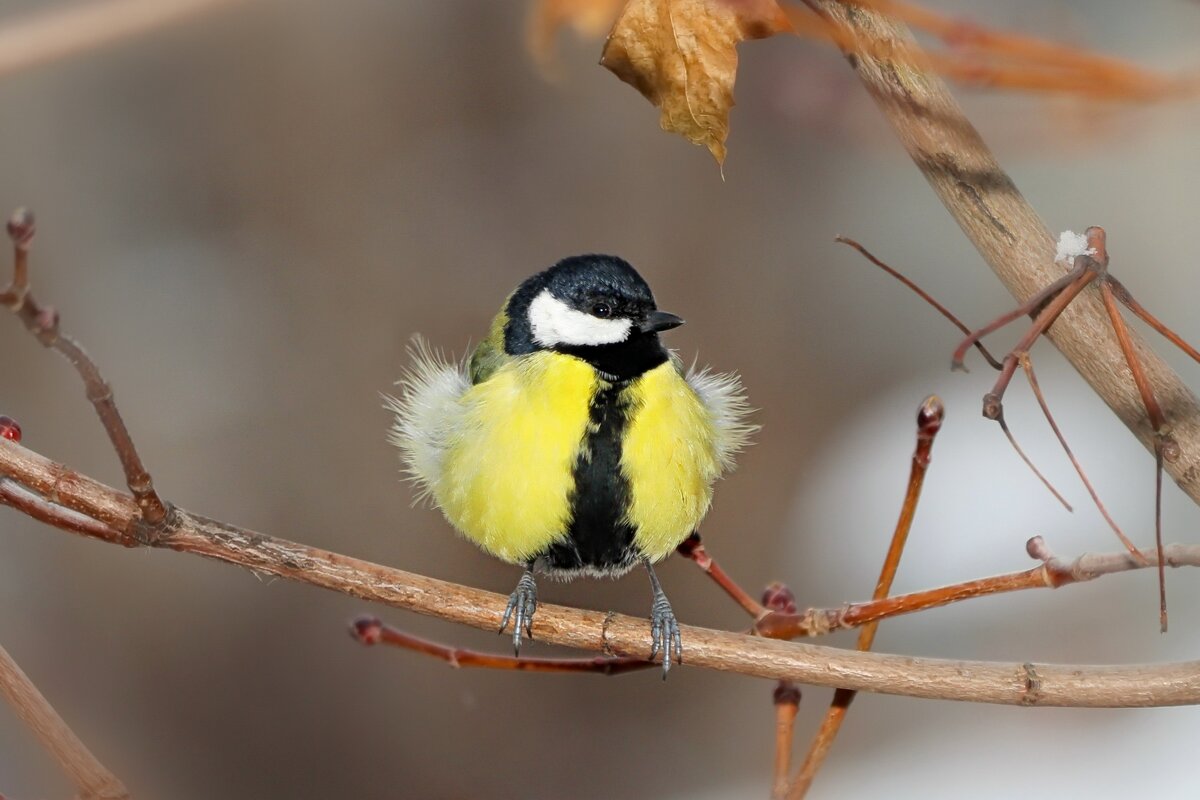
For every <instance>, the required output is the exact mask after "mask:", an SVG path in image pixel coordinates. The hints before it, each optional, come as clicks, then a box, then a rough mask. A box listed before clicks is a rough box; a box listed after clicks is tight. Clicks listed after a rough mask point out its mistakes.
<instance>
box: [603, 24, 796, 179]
mask: <svg viewBox="0 0 1200 800" xmlns="http://www.w3.org/2000/svg"><path fill="white" fill-rule="evenodd" d="M789 28H790V26H789V23H788V19H787V16H786V15H785V14H784V13H783V11H782V9H780V7H779V5H778V4H777V3H776V2H775V0H629V3H628V5H626V6H625V10H624V11H622V12H621V16H620V17H619V18H618V19H617V22H616V24H615V25H614V26H613V29H612V32H611V33H610V34H609V36H608V42H606V43H605V45H604V54H603V55H602V56H601V57H600V63H601V64H603V65H604V66H605V67H607V68H608V69H610V70H612V72H613V73H614V74H615V75H616V76H617V77H618V78H620V79H621V80H623V81H625V82H626V83H628V84H629V85H630V86H633V87H634V88H635V89H637V90H638V91H639V92H641V93H642V94H643V95H645V96H646V99H648V100H649V101H650V102H651V103H653V104H654V105H656V106H658V107H659V108H660V109H662V117H661V120H660V121H661V123H662V127H663V129H664V130H667V131H674V132H675V133H679V134H682V135H683V136H685V137H687V139H688V140H689V141H691V142H692V143H693V144H699V145H704V146H705V147H707V148H708V150H709V152H711V153H712V154H713V158H715V159H716V160H717V163H718V164H723V163H724V162H725V139H726V138H727V137H728V136H729V110H730V108H732V107H733V83H734V79H735V78H736V77H737V50H736V49H735V48H736V46H737V44H738V42H741V41H744V40H746V39H762V38H765V37H767V36H770V35H772V34H774V33H778V32H780V31H785V30H789Z"/></svg>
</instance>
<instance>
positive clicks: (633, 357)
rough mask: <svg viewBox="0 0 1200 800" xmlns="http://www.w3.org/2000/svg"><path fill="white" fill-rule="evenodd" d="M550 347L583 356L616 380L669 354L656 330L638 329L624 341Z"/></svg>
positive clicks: (636, 373)
mask: <svg viewBox="0 0 1200 800" xmlns="http://www.w3.org/2000/svg"><path fill="white" fill-rule="evenodd" d="M554 349H555V351H557V352H559V353H565V354H566V355H569V356H575V357H576V358H581V359H583V360H584V361H586V362H588V363H589V364H591V365H592V366H593V367H595V368H596V369H597V370H599V371H600V372H602V373H604V375H603V377H604V378H605V379H606V380H610V381H614V380H615V381H618V382H622V381H629V380H632V379H633V378H636V377H637V376H639V375H641V374H642V373H643V372H646V371H648V370H652V369H654V368H655V367H657V366H659V365H660V364H665V363H666V362H667V359H668V358H669V356H668V355H667V349H666V348H665V347H663V346H662V342H660V341H659V340H658V334H657V333H640V332H638V331H634V332H633V333H632V334H630V338H629V339H627V340H626V341H624V342H617V343H616V344H599V345H559V346H557V347H555V348H554Z"/></svg>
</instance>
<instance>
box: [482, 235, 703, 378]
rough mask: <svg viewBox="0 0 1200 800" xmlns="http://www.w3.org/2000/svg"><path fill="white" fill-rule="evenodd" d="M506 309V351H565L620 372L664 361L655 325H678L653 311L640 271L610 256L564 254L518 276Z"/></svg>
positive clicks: (641, 369) (661, 327) (626, 375)
mask: <svg viewBox="0 0 1200 800" xmlns="http://www.w3.org/2000/svg"><path fill="white" fill-rule="evenodd" d="M506 310H507V313H508V325H507V327H506V328H505V331H504V349H505V352H507V353H509V354H510V355H521V354H524V353H533V352H536V351H538V350H554V351H556V352H560V353H567V354H569V355H573V356H577V357H579V358H582V359H584V360H585V361H588V362H589V363H591V364H592V365H593V366H595V367H596V368H597V369H599V370H601V371H602V372H605V373H607V374H608V375H610V376H613V377H615V378H618V379H628V378H632V377H635V376H637V375H640V374H641V373H643V372H645V371H646V370H648V369H651V368H652V367H656V366H658V365H659V364H662V363H663V362H664V361H666V360H667V351H666V349H665V348H663V346H662V344H661V343H660V342H659V341H658V332H659V331H664V330H668V329H670V328H674V327H676V326H678V325H682V324H683V320H682V319H680V318H679V317H677V316H675V315H674V314H668V313H666V312H665V311H659V310H658V307H657V306H656V305H655V304H654V295H653V294H651V292H650V287H649V286H647V285H646V282H645V281H644V280H642V276H641V275H639V274H638V273H637V270H635V269H634V268H633V267H631V266H630V265H629V264H628V263H627V262H625V261H623V260H622V259H619V258H617V257H616V256H603V255H586V256H572V257H570V258H564V259H563V260H562V261H560V262H558V263H557V264H555V265H554V266H553V267H551V268H550V269H548V270H546V271H545V272H539V273H538V274H537V275H534V276H533V277H532V278H529V279H528V280H526V281H525V282H524V283H522V284H521V285H520V286H519V287H518V288H517V291H515V292H514V293H513V295H512V297H511V298H509V301H508V307H507V309H506Z"/></svg>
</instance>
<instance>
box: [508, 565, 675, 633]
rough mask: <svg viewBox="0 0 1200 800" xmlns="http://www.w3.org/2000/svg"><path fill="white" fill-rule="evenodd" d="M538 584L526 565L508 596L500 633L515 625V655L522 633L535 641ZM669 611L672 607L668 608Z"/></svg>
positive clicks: (529, 566) (531, 568)
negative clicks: (534, 618)
mask: <svg viewBox="0 0 1200 800" xmlns="http://www.w3.org/2000/svg"><path fill="white" fill-rule="evenodd" d="M537 604H538V603H537V584H536V583H534V581H533V562H532V561H531V562H529V563H528V564H526V565H525V574H524V575H522V576H521V580H519V581H517V588H516V589H514V590H513V593H512V594H510V595H509V596H508V605H506V606H505V607H504V619H502V620H500V633H504V629H505V628H507V627H508V623H509V620H512V624H513V634H512V637H513V653H514V654H515V655H520V653H521V633H522V632H524V634H525V635H526V636H528V637H529V639H530V641H532V640H533V614H534V612H535V611H537ZM668 610H670V607H669V606H668Z"/></svg>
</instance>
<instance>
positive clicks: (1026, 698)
mask: <svg viewBox="0 0 1200 800" xmlns="http://www.w3.org/2000/svg"><path fill="white" fill-rule="evenodd" d="M1020 677H1021V681H1022V683H1023V684H1024V685H1023V688H1022V689H1021V705H1023V706H1036V705H1037V704H1038V703H1040V702H1041V700H1042V676H1040V675H1038V672H1037V668H1036V667H1034V665H1033V664H1030V663H1028V662H1026V663H1024V664H1022V665H1021V676H1020Z"/></svg>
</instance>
